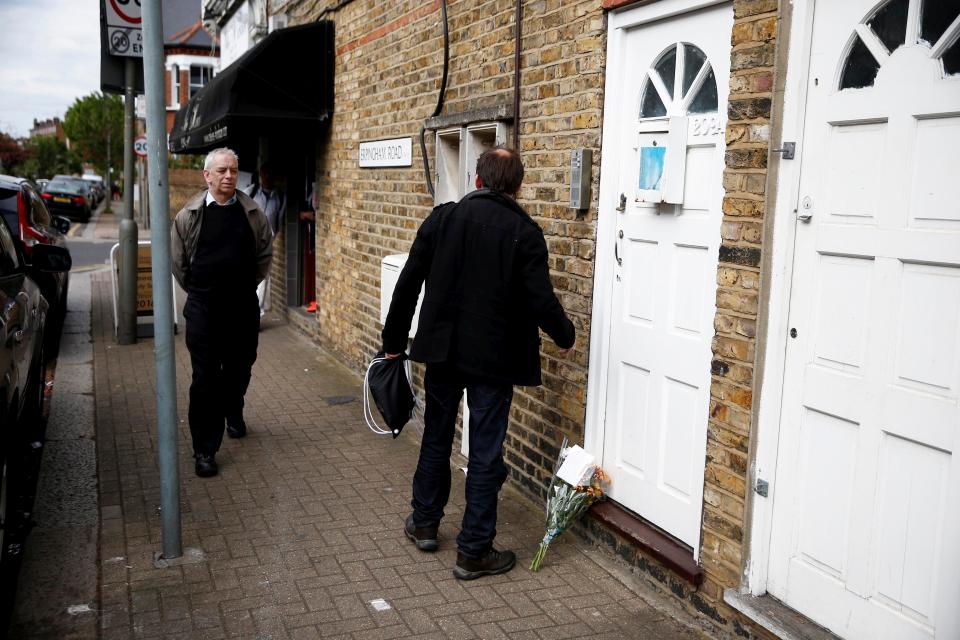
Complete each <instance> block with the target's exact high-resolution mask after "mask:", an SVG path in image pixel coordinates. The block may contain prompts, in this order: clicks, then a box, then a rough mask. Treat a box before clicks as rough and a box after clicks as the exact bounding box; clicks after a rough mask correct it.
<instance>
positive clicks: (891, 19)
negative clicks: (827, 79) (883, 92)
mask: <svg viewBox="0 0 960 640" xmlns="http://www.w3.org/2000/svg"><path fill="white" fill-rule="evenodd" d="M911 11H913V12H915V13H918V14H919V16H920V19H919V20H917V21H914V22H913V23H911V21H910V20H909V19H908V18H909V15H910V12H911ZM958 14H960V3H958V2H955V1H954V2H944V1H943V0H887V2H885V3H882V4H880V6H879V7H878V8H877V9H876V10H875V11H874V12H873V13H872V14H871V15H868V16H867V17H866V18H865V19H864V21H863V23H862V24H860V25H857V27H856V28H855V29H854V32H853V34H851V39H850V42H849V44H848V45H847V48H846V53H845V58H844V60H843V63H842V65H843V68H842V72H841V74H840V89H863V88H866V87H872V86H873V85H874V83H875V82H876V79H877V74H879V73H880V67H881V66H882V65H883V63H885V62H886V61H887V59H888V58H889V57H890V56H891V55H893V53H894V52H895V51H896V50H897V49H899V48H900V47H902V46H904V45H913V44H920V45H922V46H924V47H929V53H928V55H929V57H930V58H933V59H935V60H939V61H940V64H941V65H942V67H943V75H945V76H952V75H958V74H960V37H958V33H960V15H958Z"/></svg>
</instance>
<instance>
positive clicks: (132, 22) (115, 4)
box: [104, 0, 140, 29]
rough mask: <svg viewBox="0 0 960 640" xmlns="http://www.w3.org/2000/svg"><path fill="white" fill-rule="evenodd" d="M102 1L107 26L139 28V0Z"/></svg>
mask: <svg viewBox="0 0 960 640" xmlns="http://www.w3.org/2000/svg"><path fill="white" fill-rule="evenodd" d="M104 2H105V3H106V5H105V6H106V10H107V24H108V25H109V26H111V27H136V28H137V29H139V28H140V0H104Z"/></svg>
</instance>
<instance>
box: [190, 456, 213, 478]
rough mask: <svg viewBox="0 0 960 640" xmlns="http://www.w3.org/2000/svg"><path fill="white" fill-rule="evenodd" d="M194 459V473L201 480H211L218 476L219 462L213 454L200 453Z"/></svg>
mask: <svg viewBox="0 0 960 640" xmlns="http://www.w3.org/2000/svg"><path fill="white" fill-rule="evenodd" d="M193 457H194V466H193V468H194V471H196V472H197V475H198V476H200V477H201V478H210V477H212V476H215V475H217V473H218V471H219V469H218V467H217V460H216V458H215V457H214V456H213V454H211V453H198V454H196V455H194V456H193Z"/></svg>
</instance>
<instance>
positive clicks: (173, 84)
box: [170, 64, 181, 109]
mask: <svg viewBox="0 0 960 640" xmlns="http://www.w3.org/2000/svg"><path fill="white" fill-rule="evenodd" d="M180 89H181V87H180V65H178V64H174V65H173V66H171V67H170V106H171V107H173V108H174V109H179V108H180Z"/></svg>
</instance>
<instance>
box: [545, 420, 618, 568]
mask: <svg viewBox="0 0 960 640" xmlns="http://www.w3.org/2000/svg"><path fill="white" fill-rule="evenodd" d="M609 483H610V479H609V477H608V476H607V474H605V473H604V472H603V469H601V468H600V466H599V465H597V464H595V462H594V458H593V456H592V455H590V454H589V453H587V452H586V451H584V450H583V449H582V448H581V447H579V446H578V445H574V446H572V447H568V446H567V440H566V438H564V440H563V445H561V447H560V456H559V458H558V459H557V469H556V470H555V471H554V474H553V480H552V481H551V482H550V488H549V489H548V490H547V531H546V533H545V534H544V536H543V540H541V541H540V546H539V547H538V548H537V552H536V553H535V554H534V555H533V562H531V563H530V570H531V571H539V570H540V563H541V562H543V557H544V556H545V555H547V549H548V548H549V547H550V543H551V542H553V540H554V539H555V538H556V537H557V536H559V535H560V534H561V533H563V532H564V531H566V530H567V529H569V528H570V527H571V526H572V525H573V523H574V522H576V521H577V520H578V519H579V518H580V516H582V515H583V514H584V513H586V511H587V509H589V508H590V505H592V504H593V503H594V502H596V501H597V500H600V499H601V498H603V487H604V485H607V484H609Z"/></svg>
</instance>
